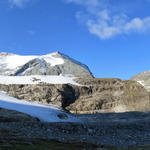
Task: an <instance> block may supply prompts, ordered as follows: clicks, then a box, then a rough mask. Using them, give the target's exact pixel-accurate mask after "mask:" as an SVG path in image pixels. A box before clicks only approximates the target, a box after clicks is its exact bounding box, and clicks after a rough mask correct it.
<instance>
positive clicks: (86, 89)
mask: <svg viewBox="0 0 150 150" xmlns="http://www.w3.org/2000/svg"><path fill="white" fill-rule="evenodd" d="M77 82H79V83H80V84H82V85H83V86H75V85H70V84H63V85H52V84H38V85H0V90H2V91H6V92H7V93H8V94H9V95H11V96H14V97H16V98H19V99H27V100H32V101H39V102H44V103H45V102H46V103H52V104H56V105H59V106H62V107H63V108H65V109H67V110H69V111H70V112H73V113H96V112H101V111H107V112H110V111H113V112H126V111H148V110H149V94H148V92H147V91H146V90H145V88H144V87H143V86H142V85H140V84H139V83H137V82H136V81H130V80H129V81H125V80H120V79H92V78H90V79H89V78H87V79H77Z"/></svg>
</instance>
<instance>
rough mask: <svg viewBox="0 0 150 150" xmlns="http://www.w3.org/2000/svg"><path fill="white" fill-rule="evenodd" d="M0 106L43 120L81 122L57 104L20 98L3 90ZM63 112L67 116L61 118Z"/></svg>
mask: <svg viewBox="0 0 150 150" xmlns="http://www.w3.org/2000/svg"><path fill="white" fill-rule="evenodd" d="M0 107H1V108H5V109H9V110H15V111H18V112H22V113H26V114H28V115H30V116H32V117H37V118H39V119H40V120H41V121H43V122H81V121H80V120H79V119H77V118H76V117H74V116H72V115H70V114H67V113H66V112H64V111H62V109H61V108H60V107H58V106H56V105H52V104H50V105H49V104H41V103H37V102H32V101H27V100H18V99H16V98H13V97H10V96H8V95H7V94H6V93H5V92H2V91H0ZM61 114H64V115H65V116H67V118H65V119H61V118H60V117H59V115H61Z"/></svg>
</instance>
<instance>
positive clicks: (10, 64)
mask: <svg viewBox="0 0 150 150" xmlns="http://www.w3.org/2000/svg"><path fill="white" fill-rule="evenodd" d="M55 55H57V52H56V53H51V54H48V55H42V56H21V55H15V54H12V55H7V56H1V57H0V66H4V67H5V68H7V69H16V68H18V67H20V66H23V65H25V64H26V63H27V62H29V61H31V60H33V59H38V60H39V61H40V59H41V62H42V60H45V61H46V62H47V63H49V64H50V65H51V66H52V67H53V66H56V65H60V64H64V60H63V59H62V58H57V57H56V56H55Z"/></svg>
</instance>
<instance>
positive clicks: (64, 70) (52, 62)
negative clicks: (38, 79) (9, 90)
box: [0, 52, 93, 78]
mask: <svg viewBox="0 0 150 150" xmlns="http://www.w3.org/2000/svg"><path fill="white" fill-rule="evenodd" d="M0 70H1V71H0V75H7V76H29V75H63V76H71V77H92V78H93V75H92V73H91V71H90V70H89V68H88V67H87V66H86V65H84V64H82V63H81V62H79V61H76V60H74V59H72V58H71V57H69V56H67V55H65V54H62V53H60V52H54V53H51V54H47V55H43V56H20V55H15V54H11V53H5V52H2V53H0Z"/></svg>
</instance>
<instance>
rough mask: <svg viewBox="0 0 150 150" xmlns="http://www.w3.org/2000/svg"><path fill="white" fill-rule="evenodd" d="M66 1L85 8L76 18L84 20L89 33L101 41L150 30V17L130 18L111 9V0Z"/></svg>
mask: <svg viewBox="0 0 150 150" xmlns="http://www.w3.org/2000/svg"><path fill="white" fill-rule="evenodd" d="M65 1H66V2H67V3H74V4H78V5H81V6H83V7H84V8H85V9H84V11H80V12H77V14H76V17H77V19H79V20H82V21H83V20H84V23H85V25H86V26H87V28H88V30H89V32H90V33H92V34H95V35H97V36H98V37H99V38H100V39H108V38H112V37H114V36H117V35H123V34H131V33H138V34H142V33H146V32H147V31H149V30H150V16H149V17H145V18H140V17H138V16H135V17H130V16H128V15H127V14H125V13H124V12H121V11H120V10H119V12H118V11H117V10H115V11H114V10H112V9H111V3H110V1H109V0H65ZM145 1H150V0H145ZM85 16H86V17H85Z"/></svg>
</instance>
